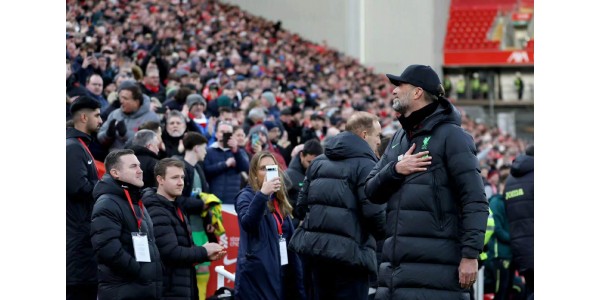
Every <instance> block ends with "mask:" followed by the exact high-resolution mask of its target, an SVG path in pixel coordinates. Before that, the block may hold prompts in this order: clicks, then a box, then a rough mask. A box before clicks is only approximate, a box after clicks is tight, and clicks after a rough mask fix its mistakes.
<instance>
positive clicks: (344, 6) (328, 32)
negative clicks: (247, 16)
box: [222, 0, 359, 57]
mask: <svg viewBox="0 0 600 300" xmlns="http://www.w3.org/2000/svg"><path fill="white" fill-rule="evenodd" d="M222 2H225V3H230V4H235V5H238V6H239V7H240V8H242V9H244V10H246V11H247V12H249V13H251V14H253V15H257V16H260V17H263V18H265V19H268V20H271V21H278V20H280V21H281V23H282V27H283V29H285V30H288V31H291V32H294V33H298V34H300V35H301V36H302V37H303V38H305V39H307V40H310V41H312V42H315V43H319V44H321V43H322V42H323V40H326V41H327V44H328V45H329V46H330V47H332V48H334V49H337V50H338V51H341V52H344V53H347V54H348V55H352V56H354V57H359V53H358V50H359V47H358V43H357V41H356V39H353V38H352V37H354V36H356V37H358V28H359V27H358V25H359V24H358V23H355V22H352V20H351V19H350V18H349V16H350V15H351V11H350V10H351V8H350V6H351V5H353V7H352V10H353V12H352V13H353V15H356V16H354V18H357V7H358V6H357V5H356V3H358V0H301V1H299V0H223V1H222ZM348 24H352V25H353V26H348Z"/></svg>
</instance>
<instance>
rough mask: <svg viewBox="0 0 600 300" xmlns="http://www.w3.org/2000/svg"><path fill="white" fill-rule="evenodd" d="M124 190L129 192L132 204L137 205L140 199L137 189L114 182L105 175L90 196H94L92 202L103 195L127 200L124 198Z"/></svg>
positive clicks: (126, 184) (117, 181) (120, 182)
mask: <svg viewBox="0 0 600 300" xmlns="http://www.w3.org/2000/svg"><path fill="white" fill-rule="evenodd" d="M125 189H127V190H128V191H129V195H130V196H131V201H132V202H133V203H137V201H138V200H139V199H141V191H140V188H139V187H136V186H134V185H131V184H128V183H125V182H122V181H120V180H115V179H113V178H112V177H111V176H110V174H108V173H106V174H104V176H102V179H101V180H100V181H98V183H97V184H96V186H95V187H94V191H93V192H92V195H93V196H94V200H98V198H100V196H102V195H104V194H109V195H115V196H118V197H121V198H123V199H127V197H126V196H125Z"/></svg>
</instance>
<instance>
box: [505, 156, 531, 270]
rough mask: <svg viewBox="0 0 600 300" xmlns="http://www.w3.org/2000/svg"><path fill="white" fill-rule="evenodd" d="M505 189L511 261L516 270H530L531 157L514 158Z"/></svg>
mask: <svg viewBox="0 0 600 300" xmlns="http://www.w3.org/2000/svg"><path fill="white" fill-rule="evenodd" d="M504 190H505V191H506V192H505V193H504V197H505V199H506V216H507V217H508V223H509V231H510V244H511V245H510V246H511V249H512V253H513V260H514V262H515V265H516V267H517V268H518V269H519V271H525V270H529V269H533V156H528V155H521V156H519V157H517V159H515V161H514V162H513V164H512V167H511V170H510V176H508V179H506V187H505V189H504Z"/></svg>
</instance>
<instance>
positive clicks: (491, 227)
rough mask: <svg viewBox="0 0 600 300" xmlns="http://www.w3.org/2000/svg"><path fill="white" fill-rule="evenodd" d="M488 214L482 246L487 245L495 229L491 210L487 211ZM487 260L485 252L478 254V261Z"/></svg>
mask: <svg viewBox="0 0 600 300" xmlns="http://www.w3.org/2000/svg"><path fill="white" fill-rule="evenodd" d="M489 211H490V214H489V215H488V219H487V227H486V229H485V237H484V239H483V244H484V245H487V244H488V243H489V241H490V240H491V239H492V236H493V234H494V228H495V227H496V225H495V221H494V214H493V213H492V210H491V209H489ZM487 258H488V254H487V253H486V252H481V253H480V254H479V260H486V259H487Z"/></svg>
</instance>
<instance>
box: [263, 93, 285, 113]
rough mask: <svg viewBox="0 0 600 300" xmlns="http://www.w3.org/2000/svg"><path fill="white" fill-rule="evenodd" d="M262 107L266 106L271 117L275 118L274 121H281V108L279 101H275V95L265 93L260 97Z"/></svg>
mask: <svg viewBox="0 0 600 300" xmlns="http://www.w3.org/2000/svg"><path fill="white" fill-rule="evenodd" d="M260 99H261V103H262V106H264V107H265V108H266V109H267V111H268V112H269V116H273V120H279V116H280V114H281V112H280V111H279V107H277V99H275V94H273V92H271V91H265V92H263V93H262V95H261V96H260Z"/></svg>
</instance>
